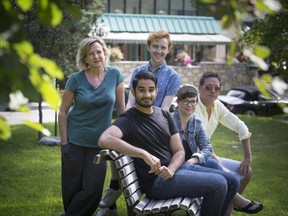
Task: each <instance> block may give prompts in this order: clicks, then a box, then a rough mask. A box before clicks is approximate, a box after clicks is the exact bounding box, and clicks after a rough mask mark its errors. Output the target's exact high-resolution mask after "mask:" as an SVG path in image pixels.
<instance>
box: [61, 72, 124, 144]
mask: <svg viewBox="0 0 288 216" xmlns="http://www.w3.org/2000/svg"><path fill="white" fill-rule="evenodd" d="M105 71H106V75H105V78H104V80H103V82H102V83H101V84H100V86H98V87H97V88H96V87H94V86H93V85H91V84H90V83H89V82H88V80H87V78H86V76H85V73H84V71H80V72H76V73H73V74H72V75H71V76H70V78H69V79H68V81H67V83H66V87H65V88H66V89H67V90H69V91H71V92H73V93H74V104H73V106H72V107H71V108H70V110H69V113H68V122H67V128H68V131H67V133H68V140H69V142H71V143H73V144H75V145H79V146H83V147H92V148H99V146H98V140H99V137H100V135H101V134H102V133H103V131H104V130H105V129H106V128H108V127H109V126H110V125H111V121H112V112H113V107H114V104H115V100H116V88H117V86H118V85H119V84H120V83H121V82H122V81H123V80H124V77H123V75H122V73H121V72H120V70H119V69H118V68H117V67H106V68H105Z"/></svg>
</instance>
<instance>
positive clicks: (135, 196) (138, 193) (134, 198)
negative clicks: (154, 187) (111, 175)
mask: <svg viewBox="0 0 288 216" xmlns="http://www.w3.org/2000/svg"><path fill="white" fill-rule="evenodd" d="M142 194H143V193H142V191H141V190H137V191H136V192H135V193H133V194H132V195H131V196H129V197H127V198H126V202H127V204H128V205H129V206H132V205H134V204H135V203H136V202H138V201H139V199H140V197H141V196H142Z"/></svg>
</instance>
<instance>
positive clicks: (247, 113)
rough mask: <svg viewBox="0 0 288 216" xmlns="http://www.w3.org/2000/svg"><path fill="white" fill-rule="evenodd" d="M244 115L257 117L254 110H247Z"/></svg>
mask: <svg viewBox="0 0 288 216" xmlns="http://www.w3.org/2000/svg"><path fill="white" fill-rule="evenodd" d="M243 114H244V115H248V116H256V112H255V111H253V110H246V111H245V112H244V113H243Z"/></svg>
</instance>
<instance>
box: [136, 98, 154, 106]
mask: <svg viewBox="0 0 288 216" xmlns="http://www.w3.org/2000/svg"><path fill="white" fill-rule="evenodd" d="M146 100H147V99H146ZM153 103H154V100H153V99H150V100H149V102H147V101H145V99H138V98H136V104H137V105H138V106H141V107H145V108H150V107H152V106H153Z"/></svg>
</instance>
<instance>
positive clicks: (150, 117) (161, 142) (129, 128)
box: [113, 107, 178, 192]
mask: <svg viewBox="0 0 288 216" xmlns="http://www.w3.org/2000/svg"><path fill="white" fill-rule="evenodd" d="M153 109H154V112H153V113H152V114H145V113H143V112H140V111H139V110H137V109H136V108H135V107H132V108H130V109H129V110H127V111H126V112H125V113H123V114H122V115H120V117H119V118H118V119H117V120H116V121H114V123H113V124H114V125H115V126H117V127H118V128H119V129H120V130H121V131H122V133H123V137H122V139H123V140H125V141H126V142H128V143H129V144H131V145H133V146H136V147H139V148H142V149H144V150H146V151H147V152H149V153H150V154H152V155H154V156H156V157H158V158H159V159H160V161H161V164H163V165H164V166H168V165H169V163H170V161H171V158H172V151H171V149H170V138H171V136H172V135H174V134H176V133H178V130H177V128H176V125H175V122H174V120H173V117H172V115H171V114H170V113H169V112H168V111H164V110H162V109H161V108H159V107H153ZM134 164H135V167H136V171H137V175H138V177H139V183H140V185H141V187H142V189H143V191H144V192H145V191H148V190H149V189H150V188H151V186H152V184H153V182H154V180H155V178H156V177H157V176H156V175H155V174H149V173H148V172H149V170H150V167H149V166H148V165H147V164H146V163H145V162H144V160H142V159H140V158H134Z"/></svg>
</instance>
